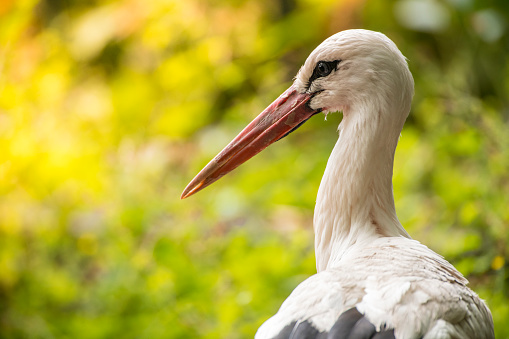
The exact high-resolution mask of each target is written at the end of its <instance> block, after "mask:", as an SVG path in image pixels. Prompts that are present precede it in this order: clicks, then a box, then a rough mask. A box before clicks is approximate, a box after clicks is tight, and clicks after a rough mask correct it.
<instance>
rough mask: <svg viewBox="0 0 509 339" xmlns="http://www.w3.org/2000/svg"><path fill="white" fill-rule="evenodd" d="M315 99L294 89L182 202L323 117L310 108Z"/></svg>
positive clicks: (191, 187)
mask: <svg viewBox="0 0 509 339" xmlns="http://www.w3.org/2000/svg"><path fill="white" fill-rule="evenodd" d="M311 97H312V95H311V94H307V93H305V94H300V93H299V92H297V90H296V89H295V87H294V86H293V85H292V86H290V88H288V89H287V90H286V91H285V92H284V93H283V94H281V96H279V98H277V99H276V100H275V101H274V102H273V103H272V104H270V105H269V107H267V108H266V109H265V110H264V111H263V112H262V113H260V115H258V116H257V117H256V118H255V119H254V120H253V121H252V122H251V123H250V124H249V125H247V126H246V128H244V130H242V132H240V133H239V135H237V136H236V137H235V139H233V140H232V141H231V142H230V143H229V144H228V146H226V147H225V148H224V149H223V150H222V151H221V152H220V153H219V154H218V155H216V157H215V158H214V159H212V160H211V161H210V162H209V163H208V164H207V166H205V167H204V168H203V169H202V170H201V172H200V173H198V175H197V176H196V177H194V179H193V180H192V181H191V182H190V183H189V185H187V187H186V188H185V189H184V192H182V196H181V197H180V198H181V199H184V198H187V197H189V196H191V195H193V194H195V193H196V192H198V191H200V190H202V189H204V188H205V187H207V186H208V185H210V184H212V183H213V182H214V181H216V180H218V179H219V178H221V177H222V176H224V175H225V174H227V173H228V172H230V171H232V170H234V169H235V168H237V167H238V166H240V165H241V164H243V163H244V162H246V161H247V160H249V159H251V158H252V157H253V156H255V155H256V154H258V153H260V152H261V151H263V150H264V149H265V148H266V147H267V146H269V145H270V144H272V143H274V142H276V141H278V140H279V139H281V138H283V137H285V136H286V135H287V134H288V133H290V132H292V131H293V130H295V129H297V128H298V127H299V126H300V125H301V124H303V123H304V122H305V121H306V120H308V119H309V118H311V117H312V116H313V115H315V114H316V113H319V112H320V110H313V109H311V108H310V107H309V105H308V102H309V100H310V99H311Z"/></svg>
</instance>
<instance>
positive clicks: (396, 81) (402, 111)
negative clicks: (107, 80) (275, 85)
mask: <svg viewBox="0 0 509 339" xmlns="http://www.w3.org/2000/svg"><path fill="white" fill-rule="evenodd" d="M412 96H413V78H412V75H411V73H410V71H409V69H408V66H407V63H406V60H405V58H404V56H403V55H402V54H401V52H400V51H399V50H398V48H397V47H396V45H395V44H394V43H393V42H392V41H391V40H390V39H388V38H387V37H386V36H385V35H383V34H381V33H376V32H371V31H366V30H349V31H343V32H340V33H338V34H336V35H334V36H332V37H330V38H328V39H327V40H325V41H324V42H323V43H322V44H321V45H320V46H318V47H317V48H316V49H315V50H314V51H313V52H312V53H311V55H310V56H309V57H308V59H307V60H306V63H305V64H304V66H303V67H302V68H301V69H300V71H299V73H298V74H297V77H296V80H295V82H294V84H293V85H292V86H291V87H290V88H289V89H288V90H287V91H286V92H285V93H283V95H281V96H280V98H278V99H277V100H276V101H275V102H274V103H273V104H272V105H270V106H269V107H268V108H267V109H266V110H265V111H264V112H262V113H261V114H260V115H259V116H258V117H257V118H256V119H255V120H254V121H253V122H252V123H251V124H249V125H248V126H247V127H246V128H245V129H244V130H243V131H242V132H241V133H240V134H239V136H237V138H235V139H234V140H233V141H232V142H231V143H230V144H229V145H228V146H227V147H226V148H225V149H224V150H223V151H222V152H221V153H219V154H218V156H216V157H215V158H214V159H213V160H212V161H211V162H210V163H209V164H208V165H207V166H206V167H205V168H204V169H203V170H202V171H201V172H200V173H199V174H198V175H197V176H196V178H195V179H193V181H192V182H191V183H190V184H189V185H188V187H187V188H186V190H184V193H183V197H186V196H189V195H191V194H193V193H195V192H197V191H198V190H200V189H202V188H204V187H206V186H207V185H209V184H211V183H212V182H214V181H215V180H217V179H219V178H220V177H222V176H223V175H225V174H226V173H228V172H229V171H231V170H232V169H234V168H235V167H237V166H238V165H240V164H241V163H243V162H244V161H246V160H247V159H249V158H250V157H252V156H254V155H255V154H257V153H258V152H260V151H261V150H263V149H264V148H265V147H267V146H268V145H269V144H271V143H273V142H275V141H277V140H279V139H280V138H281V137H283V136H285V135H287V134H288V133H290V132H292V131H293V130H295V129H296V128H297V127H298V126H300V124H302V123H303V122H304V121H306V120H307V119H309V118H310V117H311V116H313V115H314V114H316V113H318V112H324V113H325V114H327V113H328V112H334V111H342V112H343V120H342V122H341V124H340V126H339V131H340V132H339V139H338V141H337V143H336V146H335V147H334V150H333V151H332V154H331V156H330V158H329V161H328V163H327V167H326V170H325V173H324V176H323V179H322V182H321V184H320V189H319V191H318V197H317V202H316V207H315V216H314V229H315V252H316V264H317V271H318V273H317V274H316V275H314V276H312V277H310V278H309V279H307V280H306V281H304V282H303V283H301V284H300V285H299V286H298V287H297V288H296V289H295V290H294V291H293V292H292V294H291V295H290V297H289V298H288V299H287V300H286V301H285V302H284V303H283V305H282V306H281V308H280V310H279V311H278V313H277V314H276V315H275V316H273V317H272V318H270V319H269V320H268V321H267V322H266V323H264V324H263V325H262V326H261V327H260V329H259V330H258V332H257V334H256V338H352V339H354V338H398V339H401V338H403V339H411V338H427V339H431V338H493V337H494V334H493V321H492V318H491V314H490V312H489V309H488V308H487V307H486V305H485V304H484V302H483V301H482V300H481V299H479V297H478V296H477V295H476V294H475V293H474V292H473V291H472V290H470V289H469V288H468V287H467V286H466V285H467V280H466V279H465V278H464V277H463V276H462V275H461V273H459V272H458V271H457V270H456V269H455V268H454V267H453V266H452V265H450V264H449V263H448V262H447V261H446V260H444V259H443V258H442V257H440V256H439V255H437V254H436V253H434V252H433V251H431V250H430V249H428V248H427V247H426V246H424V245H422V244H420V243H419V242H417V241H415V240H412V239H411V238H410V236H409V235H408V233H407V232H406V231H405V229H404V228H403V226H402V225H401V224H400V222H399V220H398V218H397V215H396V211H395V207H394V197H393V192H392V172H393V163H394V153H395V150H396V145H397V142H398V137H399V135H400V133H401V130H402V128H403V124H404V122H405V120H406V117H407V116H408V113H409V111H410V104H411V100H412Z"/></svg>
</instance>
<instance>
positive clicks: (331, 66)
mask: <svg viewBox="0 0 509 339" xmlns="http://www.w3.org/2000/svg"><path fill="white" fill-rule="evenodd" d="M340 62H341V60H334V61H318V62H317V63H316V66H315V69H314V70H313V74H312V75H311V77H310V78H309V81H308V88H309V87H310V86H311V83H312V82H313V81H314V80H315V79H318V78H323V77H326V76H327V75H329V74H331V72H332V71H335V70H336V67H337V66H338V64H339V63H340Z"/></svg>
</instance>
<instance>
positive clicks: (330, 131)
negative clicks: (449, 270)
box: [0, 0, 509, 338]
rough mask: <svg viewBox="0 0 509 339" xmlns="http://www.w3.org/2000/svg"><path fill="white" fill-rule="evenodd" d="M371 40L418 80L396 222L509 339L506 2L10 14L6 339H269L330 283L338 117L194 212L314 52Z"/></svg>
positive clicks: (3, 53)
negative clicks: (319, 234)
mask: <svg viewBox="0 0 509 339" xmlns="http://www.w3.org/2000/svg"><path fill="white" fill-rule="evenodd" d="M423 4H424V5H423ZM415 6H417V7H415ZM419 6H420V7H419ZM416 8H417V9H419V11H418V12H416ZM415 13H417V16H416V14H415ZM354 27H363V28H367V29H373V30H378V31H382V32H384V33H386V34H387V35H388V36H389V37H390V38H392V39H393V40H394V41H395V42H396V43H397V44H398V46H399V47H400V49H401V50H402V51H403V53H404V54H405V55H406V56H407V57H408V58H409V64H410V68H411V70H412V72H413V74H414V77H415V81H416V95H415V100H414V104H413V110H412V112H411V115H410V118H409V120H408V121H407V124H406V126H405V129H404V130H403V133H402V137H401V140H400V144H399V146H398V150H397V154H396V163H395V173H394V191H395V197H396V201H397V210H398V214H399V216H400V219H401V221H402V223H403V225H404V226H405V227H406V228H407V230H408V231H409V232H410V234H412V236H413V237H414V238H416V239H418V240H420V241H421V242H423V243H425V244H427V245H428V246H429V247H431V248H432V249H434V250H436V251H437V252H439V253H442V254H443V255H444V256H445V257H446V258H447V259H448V260H450V261H451V262H452V263H453V264H455V265H456V266H457V267H458V268H459V269H460V270H461V271H462V272H463V273H464V274H465V275H466V276H467V277H468V278H469V280H470V281H471V286H472V288H473V289H475V290H476V291H477V292H478V293H479V294H480V295H481V297H482V298H484V299H486V300H487V302H488V304H489V305H490V307H491V309H492V312H493V317H494V320H495V327H496V333H497V337H498V338H509V328H507V326H506V325H505V324H506V319H507V318H508V317H509V307H508V305H509V296H508V295H507V292H506V291H507V288H508V287H509V277H508V272H509V270H508V267H509V266H508V264H507V262H508V260H509V254H508V253H507V251H506V244H507V243H508V241H509V238H508V234H509V209H508V206H509V180H508V175H507V169H508V168H509V133H508V130H509V102H508V101H509V58H508V55H509V33H508V32H507V29H508V28H509V7H508V5H507V2H506V0H494V1H491V2H490V4H486V3H485V2H482V1H480V0H466V1H447V2H438V1H414V0H412V1H410V0H400V1H386V0H366V1H362V0H354V1H332V0H323V1H313V0H293V1H292V0H290V1H286V0H280V1H269V0H264V1H255V0H239V1H233V0H223V1H202V0H191V1H177V0H156V1H141V0H122V1H92V2H79V1H50V0H41V1H39V2H38V1H35V0H23V1H15V0H4V1H2V2H1V3H0V70H1V71H0V74H1V75H0V149H1V150H2V151H1V152H0V195H1V197H2V198H1V199H0V336H1V337H6V338H55V337H56V338H61V337H64V338H65V337H68V338H112V337H121V338H158V337H161V338H162V337H164V338H168V337H171V338H190V337H206V338H244V337H252V336H253V334H254V332H255V331H256V328H257V327H258V326H259V325H260V324H261V323H262V322H263V321H264V320H265V319H267V318H268V317H269V316H270V315H272V314H273V313H274V312H275V311H276V310H277V308H278V307H279V305H280V304H281V302H282V300H284V299H285V298H286V297H287V295H288V294H289V293H290V291H291V290H292V289H293V288H294V287H295V286H296V285H297V284H298V283H299V282H301V281H302V280H304V279H305V278H306V277H307V276H309V275H311V274H313V273H314V271H315V269H314V256H313V233H312V213H313V206H314V201H315V196H316V192H317V189H318V185H319V181H320V178H321V175H322V173H323V170H324V167H325V163H326V160H327V157H328V154H329V153H330V151H331V149H332V147H333V145H334V142H335V140H336V138H337V134H336V132H335V130H336V128H337V125H338V124H339V122H340V119H341V116H340V114H333V115H329V117H328V121H327V122H324V121H323V119H319V118H314V119H312V120H311V121H310V122H308V123H307V124H305V125H304V126H303V127H302V128H301V129H299V131H298V132H296V133H294V134H292V135H291V136H289V137H287V138H285V139H284V140H283V141H280V142H279V143H278V145H277V147H276V146H274V147H270V148H269V149H267V150H266V151H265V152H263V153H262V154H260V155H259V156H257V157H255V158H254V159H252V160H251V161H250V162H249V163H247V164H245V165H244V166H242V167H241V168H240V169H238V170H237V171H235V172H234V173H232V174H231V175H229V176H228V177H226V178H224V179H223V180H221V181H220V182H218V183H216V184H214V186H213V187H211V188H208V189H207V190H205V191H204V192H201V193H200V194H198V195H196V196H193V197H192V198H190V199H187V200H184V201H180V200H179V196H180V193H181V191H182V189H183V188H184V187H185V185H186V184H187V182H188V181H189V180H190V179H191V178H192V177H193V175H194V174H196V173H197V171H198V170H199V169H201V167H202V166H203V165H205V164H206V163H207V161H208V160H209V159H210V158H211V157H213V156H214V155H215V154H216V153H217V152H218V151H219V150H220V149H221V148H222V147H223V146H224V145H225V144H226V143H227V142H228V141H229V140H230V139H231V138H232V137H233V136H235V135H236V133H237V132H238V131H239V130H240V129H241V128H242V127H243V126H244V125H245V124H246V123H247V122H248V121H250V120H251V119H252V118H253V117H254V116H255V115H257V114H258V113H259V112H260V111H261V110H262V109H263V108H264V107H265V106H266V105H267V104H268V103H270V102H271V101H272V100H273V99H274V98H276V97H277V95H278V94H279V93H280V92H281V91H282V90H284V89H285V88H286V87H287V86H288V85H289V83H290V80H291V79H292V77H293V76H294V75H295V73H296V72H297V70H298V69H299V67H300V65H301V64H302V63H303V62H304V60H305V58H306V56H307V55H308V54H309V52H311V50H312V49H313V48H314V47H315V46H316V45H317V44H318V43H320V42H321V41H322V40H323V39H324V38H326V37H328V36H329V35H331V34H333V33H335V32H337V31H339V30H341V29H346V28H354ZM297 134H298V136H297Z"/></svg>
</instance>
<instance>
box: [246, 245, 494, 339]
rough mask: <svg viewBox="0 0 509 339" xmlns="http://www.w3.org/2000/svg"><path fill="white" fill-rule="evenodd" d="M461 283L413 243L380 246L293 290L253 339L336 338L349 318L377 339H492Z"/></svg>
mask: <svg viewBox="0 0 509 339" xmlns="http://www.w3.org/2000/svg"><path fill="white" fill-rule="evenodd" d="M467 283H468V282H467V280H466V279H465V278H464V277H463V276H462V275H461V273H459V272H458V271H457V270H456V269H455V268H454V267H453V266H452V265H451V264H449V263H448V262H447V261H446V260H445V259H443V258H442V257H441V256H439V255H438V254H436V253H435V252H433V251H431V250H430V249H428V248H427V247H426V246H424V245H422V244H420V243H419V242H417V241H415V240H411V239H407V238H402V237H401V238H400V237H398V238H380V239H377V240H375V241H372V242H370V243H369V244H359V246H356V248H352V250H351V251H349V252H348V253H347V254H346V255H345V256H344V257H343V258H342V260H341V262H339V263H338V265H337V267H332V268H328V269H327V270H324V271H322V272H319V273H317V274H315V275H313V276H311V277H310V278H308V279H306V280H305V281H304V282H302V283H301V284H300V285H299V286H297V288H295V290H294V291H293V292H292V293H291V295H290V296H289V297H288V299H286V300H285V302H284V303H283V304H282V306H281V308H280V310H279V311H278V313H277V314H276V315H275V316H273V317H272V318H270V319H269V320H267V322H265V323H264V324H263V325H262V326H261V327H260V329H259V330H258V332H257V335H256V338H276V337H277V338H279V337H281V338H288V337H289V335H288V336H285V333H286V332H288V334H289V333H292V338H297V337H295V334H296V331H297V332H299V331H302V332H303V333H308V335H307V336H305V337H309V338H313V337H319V335H320V334H323V333H327V332H330V331H334V330H338V323H341V322H340V320H341V319H342V315H344V314H345V312H350V313H355V312H357V313H358V314H359V315H360V316H359V318H358V320H359V321H360V320H361V319H362V321H363V322H364V323H368V324H370V325H371V326H372V328H373V329H374V330H376V331H377V332H383V331H388V330H391V331H392V329H393V336H395V337H396V338H419V337H424V338H449V337H450V338H480V337H483V338H492V337H493V325H492V319H491V314H490V313H489V310H488V308H487V307H486V305H485V304H484V302H483V301H482V300H481V299H479V297H478V296H477V295H476V294H475V293H474V292H473V291H472V290H470V289H469V288H468V287H467V286H466V285H467ZM352 310H355V311H352ZM343 318H344V317H343ZM343 322H344V321H343ZM354 324H355V323H354ZM342 326H343V325H342ZM347 330H352V329H351V328H350V329H347ZM370 330H372V329H370ZM285 331H286V332H285ZM313 331H315V332H316V336H313V335H309V333H315V332H313Z"/></svg>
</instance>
